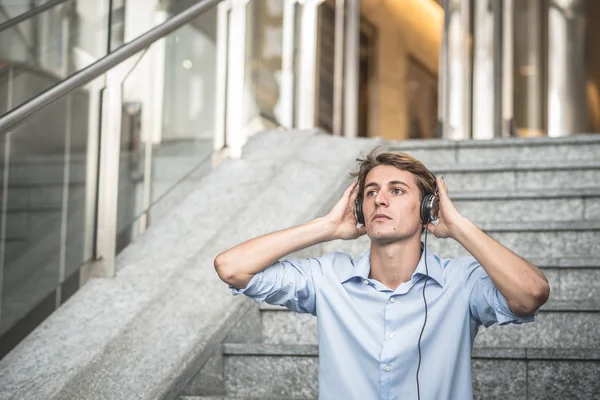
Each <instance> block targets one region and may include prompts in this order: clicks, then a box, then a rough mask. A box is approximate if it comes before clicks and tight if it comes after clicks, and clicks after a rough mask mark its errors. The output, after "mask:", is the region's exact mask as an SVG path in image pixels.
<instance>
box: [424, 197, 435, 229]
mask: <svg viewBox="0 0 600 400" xmlns="http://www.w3.org/2000/svg"><path fill="white" fill-rule="evenodd" d="M434 197H435V196H434V195H432V194H428V195H427V196H425V197H424V198H423V201H422V202H421V223H422V224H428V223H430V222H431V210H432V207H431V206H432V203H433V200H434Z"/></svg>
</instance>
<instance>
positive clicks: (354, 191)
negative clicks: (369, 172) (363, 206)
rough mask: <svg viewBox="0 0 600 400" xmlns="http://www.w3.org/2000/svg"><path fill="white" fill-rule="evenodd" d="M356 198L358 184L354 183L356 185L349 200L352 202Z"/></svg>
mask: <svg viewBox="0 0 600 400" xmlns="http://www.w3.org/2000/svg"><path fill="white" fill-rule="evenodd" d="M357 197H358V183H356V185H355V186H354V189H352V192H351V194H350V199H351V200H352V201H354V200H356V198H357Z"/></svg>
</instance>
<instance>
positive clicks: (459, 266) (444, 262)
mask: <svg viewBox="0 0 600 400" xmlns="http://www.w3.org/2000/svg"><path fill="white" fill-rule="evenodd" d="M439 263H440V266H441V268H442V270H443V271H444V275H445V276H446V278H450V279H451V280H452V281H454V282H455V283H457V284H461V283H462V284H463V285H464V284H466V282H467V281H468V280H469V279H471V278H478V277H480V276H479V275H480V274H481V273H485V271H484V269H483V268H482V267H481V264H479V262H478V261H477V260H476V259H475V257H473V256H471V255H469V256H461V257H455V258H439Z"/></svg>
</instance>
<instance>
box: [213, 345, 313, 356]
mask: <svg viewBox="0 0 600 400" xmlns="http://www.w3.org/2000/svg"><path fill="white" fill-rule="evenodd" d="M223 354H224V355H226V356H302V357H306V356H311V357H316V356H318V355H319V347H318V345H316V344H273V343H260V344H256V343H223Z"/></svg>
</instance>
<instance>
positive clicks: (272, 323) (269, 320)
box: [262, 310, 318, 344]
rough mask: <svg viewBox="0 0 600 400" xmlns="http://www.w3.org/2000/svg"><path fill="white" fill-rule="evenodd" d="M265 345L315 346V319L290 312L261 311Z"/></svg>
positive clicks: (316, 335)
mask: <svg viewBox="0 0 600 400" xmlns="http://www.w3.org/2000/svg"><path fill="white" fill-rule="evenodd" d="M262 332H263V337H264V341H265V343H278V344H279V343H290V344H316V343H318V333H317V318H316V317H314V316H312V315H310V314H298V313H295V312H291V311H264V310H263V311H262Z"/></svg>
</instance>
